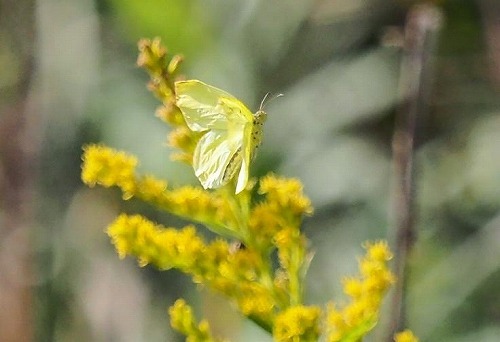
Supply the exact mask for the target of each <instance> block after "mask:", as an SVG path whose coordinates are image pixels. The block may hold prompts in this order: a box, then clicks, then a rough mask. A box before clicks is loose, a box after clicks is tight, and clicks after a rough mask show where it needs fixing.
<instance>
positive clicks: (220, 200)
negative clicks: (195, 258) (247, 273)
mask: <svg viewBox="0 0 500 342" xmlns="http://www.w3.org/2000/svg"><path fill="white" fill-rule="evenodd" d="M82 159H83V164H82V180H83V182H84V183H85V184H87V185H89V186H95V185H96V184H99V185H102V186H104V187H112V186H117V187H119V188H120V189H121V190H122V192H123V197H124V198H125V199H130V198H132V197H137V198H139V199H141V200H143V201H145V202H148V203H150V204H153V205H155V206H157V207H159V208H160V209H162V210H165V211H167V212H170V213H172V214H174V215H177V216H180V217H184V218H188V219H190V220H194V221H197V222H199V223H202V224H204V225H206V226H207V227H208V228H210V229H212V230H213V231H216V232H218V233H221V234H225V235H227V236H233V237H236V238H238V237H239V233H238V232H237V231H235V229H236V228H237V227H238V224H237V218H236V217H235V214H234V212H233V209H232V207H231V203H230V202H229V201H228V200H227V199H226V198H225V197H223V196H221V195H219V194H217V193H211V192H207V191H204V190H202V189H201V188H199V187H198V188H196V187H191V186H184V187H180V188H177V189H173V190H169V189H168V188H167V182H165V181H162V180H158V179H156V178H155V177H153V176H148V175H146V176H139V175H137V174H136V167H137V164H138V162H137V158H135V157H133V156H131V155H128V154H126V153H124V152H121V151H116V150H114V149H111V148H108V147H105V146H101V145H88V146H85V147H84V153H83V158H82Z"/></svg>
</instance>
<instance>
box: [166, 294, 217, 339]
mask: <svg viewBox="0 0 500 342" xmlns="http://www.w3.org/2000/svg"><path fill="white" fill-rule="evenodd" d="M168 312H169V314H170V325H171V326H172V328H174V329H175V330H177V331H179V332H180V333H182V334H184V335H186V341H188V342H212V341H214V342H215V341H219V340H217V339H215V338H213V337H212V333H211V332H210V326H209V324H208V322H207V321H205V320H202V321H201V322H200V323H199V324H198V323H196V319H195V317H194V314H193V309H192V308H191V307H190V306H189V305H187V304H186V301H184V300H183V299H178V300H177V301H176V302H175V303H174V305H172V306H171V307H170V308H169V310H168Z"/></svg>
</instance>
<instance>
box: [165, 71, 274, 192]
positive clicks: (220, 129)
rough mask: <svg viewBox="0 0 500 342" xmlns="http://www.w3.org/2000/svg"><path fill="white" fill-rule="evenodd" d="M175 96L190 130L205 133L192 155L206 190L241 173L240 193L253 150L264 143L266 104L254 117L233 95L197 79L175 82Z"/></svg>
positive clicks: (195, 170) (220, 185) (195, 168)
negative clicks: (263, 127)
mask: <svg viewBox="0 0 500 342" xmlns="http://www.w3.org/2000/svg"><path fill="white" fill-rule="evenodd" d="M175 94H176V96H177V102H176V104H177V107H179V109H180V110H181V112H182V114H183V116H184V119H185V120H186V123H187V125H188V127H189V129H191V130H192V131H195V132H206V133H205V134H204V135H203V136H202V137H201V139H200V141H199V142H198V145H197V146H196V148H195V151H194V155H193V168H194V173H195V175H196V177H198V179H199V180H200V182H201V184H202V185H203V187H204V188H205V189H216V188H219V187H222V186H224V185H226V184H227V183H228V182H229V181H230V180H231V179H232V178H233V177H234V176H236V174H238V179H237V182H236V194H238V193H240V192H241V191H242V190H243V189H245V187H246V185H247V182H248V177H249V171H248V169H249V167H250V161H251V160H252V158H253V156H254V151H255V149H256V148H257V147H258V146H259V145H260V144H261V142H262V125H263V123H264V121H265V120H266V118H267V114H266V112H264V111H263V108H262V105H263V104H262V103H261V106H260V108H259V110H258V111H257V112H256V113H255V114H252V112H251V111H250V110H249V109H248V108H247V107H246V106H245V105H244V104H243V103H242V102H241V101H239V100H238V99H236V98H235V97H234V96H232V95H230V94H228V93H226V92H225V91H223V90H221V89H218V88H215V87H213V86H210V85H208V84H205V83H203V82H201V81H198V80H189V81H178V82H175ZM264 100H265V99H264ZM264 100H263V101H262V102H264Z"/></svg>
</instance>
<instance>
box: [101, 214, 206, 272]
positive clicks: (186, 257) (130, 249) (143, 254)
mask: <svg viewBox="0 0 500 342" xmlns="http://www.w3.org/2000/svg"><path fill="white" fill-rule="evenodd" d="M107 233H108V235H109V236H110V237H111V240H112V242H113V244H114V245H115V248H116V250H117V252H118V254H119V255H120V257H122V258H123V257H125V256H126V255H133V256H135V257H136V258H137V259H138V260H139V263H140V265H141V266H145V265H147V264H153V265H155V266H156V267H158V268H159V269H169V268H172V267H177V268H179V269H181V270H183V271H185V272H191V273H195V272H197V271H198V270H197V269H196V266H193V265H194V264H196V261H197V260H198V259H199V258H200V257H203V250H204V247H205V245H204V243H203V240H202V239H201V238H200V237H198V236H197V235H196V230H195V229H194V227H193V226H186V227H185V228H183V229H182V230H176V229H173V228H164V227H162V226H160V225H155V224H154V223H153V222H151V221H149V220H147V219H146V218H144V217H142V216H140V215H132V216H129V215H125V214H122V215H120V216H119V217H118V218H117V219H116V220H115V221H114V222H113V223H112V224H110V225H109V227H108V229H107Z"/></svg>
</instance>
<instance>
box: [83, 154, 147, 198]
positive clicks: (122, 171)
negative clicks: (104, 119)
mask: <svg viewBox="0 0 500 342" xmlns="http://www.w3.org/2000/svg"><path fill="white" fill-rule="evenodd" d="M82 159H83V165H82V181H83V182H84V183H85V184H87V185H88V186H90V187H93V186H95V185H96V184H99V185H102V186H104V187H106V188H109V187H112V186H118V187H119V188H121V189H122V191H123V197H124V198H130V197H131V196H132V194H133V193H135V191H136V177H135V168H136V166H137V164H138V161H137V158H135V157H133V156H130V155H128V154H126V153H125V152H118V151H114V150H112V149H109V148H107V147H104V146H100V145H89V146H86V147H84V154H83V157H82Z"/></svg>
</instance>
